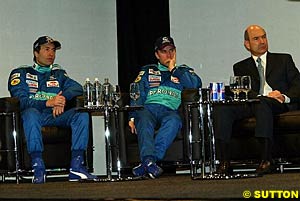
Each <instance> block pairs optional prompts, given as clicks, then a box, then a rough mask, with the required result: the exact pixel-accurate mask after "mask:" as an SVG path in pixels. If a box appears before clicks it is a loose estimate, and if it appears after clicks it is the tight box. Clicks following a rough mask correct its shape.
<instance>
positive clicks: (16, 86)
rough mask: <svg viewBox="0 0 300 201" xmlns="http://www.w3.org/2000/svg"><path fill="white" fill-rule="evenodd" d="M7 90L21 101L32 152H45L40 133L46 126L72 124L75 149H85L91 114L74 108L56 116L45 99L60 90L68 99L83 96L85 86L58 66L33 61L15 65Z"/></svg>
mask: <svg viewBox="0 0 300 201" xmlns="http://www.w3.org/2000/svg"><path fill="white" fill-rule="evenodd" d="M47 68H48V69H47ZM49 68H50V69H49ZM8 90H9V91H10V94H11V96H12V97H17V98H19V100H20V107H21V118H22V122H23V128H24V132H25V136H26V142H27V150H28V152H29V153H35V152H42V151H43V149H44V146H43V141H42V135H41V128H42V127H43V126H61V127H71V129H72V147H71V149H72V151H74V150H75V151H83V150H86V148H87V143H88V134H89V117H88V114H87V113H79V112H76V111H75V109H74V108H72V109H69V110H67V111H64V113H62V114H61V115H59V116H56V117H53V114H52V108H50V107H46V101H47V100H49V99H51V98H53V97H54V96H56V95H57V94H58V93H59V92H60V91H61V92H62V96H64V97H65V98H66V101H69V100H71V99H72V98H74V97H75V96H79V95H82V86H81V85H80V84H79V83H77V82H76V81H74V80H72V79H71V78H69V77H68V75H67V73H66V72H65V70H63V69H62V68H61V67H60V66H59V65H57V64H53V65H51V66H50V67H49V66H48V67H40V66H38V65H37V64H34V65H33V66H21V67H19V68H16V69H14V70H13V71H12V72H11V74H10V77H9V80H8Z"/></svg>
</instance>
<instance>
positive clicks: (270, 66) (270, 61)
mask: <svg viewBox="0 0 300 201" xmlns="http://www.w3.org/2000/svg"><path fill="white" fill-rule="evenodd" d="M273 58H274V57H273V55H272V53H270V52H268V53H267V66H266V75H265V77H266V79H267V78H268V76H269V75H270V73H271V72H272V71H273V70H274V68H275V66H276V61H274V59H273Z"/></svg>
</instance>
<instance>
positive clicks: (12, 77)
mask: <svg viewBox="0 0 300 201" xmlns="http://www.w3.org/2000/svg"><path fill="white" fill-rule="evenodd" d="M20 76H21V74H20V73H14V74H12V75H11V76H10V80H13V79H15V78H18V77H20Z"/></svg>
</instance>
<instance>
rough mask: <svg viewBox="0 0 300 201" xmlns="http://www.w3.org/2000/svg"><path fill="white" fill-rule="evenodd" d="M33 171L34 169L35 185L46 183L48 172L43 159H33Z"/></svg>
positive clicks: (33, 180)
mask: <svg viewBox="0 0 300 201" xmlns="http://www.w3.org/2000/svg"><path fill="white" fill-rule="evenodd" d="M32 169H33V178H32V183H33V184H43V183H45V182H46V170H45V164H44V161H43V159H42V158H34V159H32Z"/></svg>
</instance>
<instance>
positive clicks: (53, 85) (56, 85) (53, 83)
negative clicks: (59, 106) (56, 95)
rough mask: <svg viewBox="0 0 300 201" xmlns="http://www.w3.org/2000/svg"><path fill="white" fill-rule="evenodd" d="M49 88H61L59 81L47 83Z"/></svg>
mask: <svg viewBox="0 0 300 201" xmlns="http://www.w3.org/2000/svg"><path fill="white" fill-rule="evenodd" d="M47 87H59V82H58V81H57V80H53V81H47Z"/></svg>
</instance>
